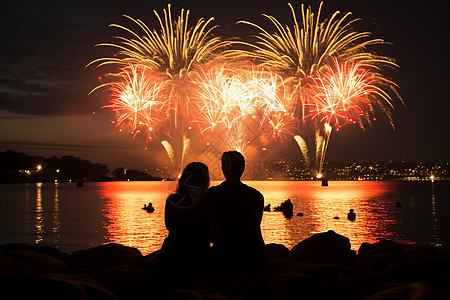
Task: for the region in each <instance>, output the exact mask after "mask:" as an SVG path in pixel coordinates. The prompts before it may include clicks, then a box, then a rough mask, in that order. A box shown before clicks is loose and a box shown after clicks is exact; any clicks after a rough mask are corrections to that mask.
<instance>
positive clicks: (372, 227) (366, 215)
mask: <svg viewBox="0 0 450 300" xmlns="http://www.w3.org/2000/svg"><path fill="white" fill-rule="evenodd" d="M218 183H219V182H212V185H216V184H218ZM245 183H246V184H248V185H250V186H253V187H255V188H256V189H258V190H259V191H261V193H262V194H263V195H264V198H265V204H271V206H272V208H274V207H275V206H277V205H279V204H280V203H281V202H283V201H284V200H286V199H287V198H290V199H291V201H292V202H293V204H294V216H293V217H292V218H289V219H288V218H285V217H284V216H283V214H282V213H281V212H274V211H271V212H264V215H263V220H262V223H261V229H262V234H263V238H264V240H265V242H266V243H280V244H284V245H285V246H287V247H288V248H289V249H291V248H292V247H293V246H295V245H296V244H297V243H299V242H300V241H302V240H304V239H305V238H307V237H309V236H311V235H312V234H314V233H319V232H324V231H327V230H334V231H335V232H337V233H339V234H342V235H344V236H346V237H348V238H349V239H350V242H351V245H352V249H354V250H358V248H359V246H360V245H361V244H362V243H363V242H369V243H373V242H376V241H378V240H379V239H391V240H394V241H397V242H401V243H408V244H416V245H430V246H435V247H437V248H438V249H441V250H442V251H444V252H448V249H449V248H450V182H434V183H431V182H379V181H377V182H371V181H330V182H329V186H328V187H322V186H321V185H320V182H318V181H248V182H245ZM175 187H176V182H170V181H163V182H160V181H158V182H157V181H148V182H147V181H134V182H133V181H123V182H87V183H85V185H84V186H83V187H77V186H76V184H75V183H37V184H36V183H34V184H5V185H0V244H6V243H29V244H38V245H45V246H52V247H56V248H58V249H59V250H61V251H64V252H67V253H71V252H73V251H75V250H80V249H86V248H89V247H93V246H98V245H102V244H106V243H110V242H114V243H120V244H123V245H127V246H131V247H136V248H138V249H139V250H140V251H141V252H142V253H143V254H144V255H145V254H148V253H151V252H153V251H155V250H158V249H159V248H160V247H161V245H162V243H163V241H164V238H165V237H166V236H167V233H168V232H167V230H166V229H165V225H164V204H165V199H166V197H167V195H169V194H170V193H171V192H172V191H174V189H175ZM397 201H399V202H400V203H401V204H402V205H401V207H396V206H395V203H396V202H397ZM149 202H151V203H152V204H153V206H154V207H155V212H153V213H147V212H146V211H145V210H142V207H143V205H144V204H147V203H149ZM351 208H352V209H354V211H355V212H356V220H355V221H353V222H352V221H349V220H348V219H347V213H348V211H349V209H351ZM230 209H236V208H232V207H231V208H230ZM299 212H301V213H303V216H301V217H300V216H296V214H297V213H299ZM335 217H337V218H335Z"/></svg>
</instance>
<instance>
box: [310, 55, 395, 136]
mask: <svg viewBox="0 0 450 300" xmlns="http://www.w3.org/2000/svg"><path fill="white" fill-rule="evenodd" d="M333 61H334V63H333V65H325V68H323V69H322V71H319V72H317V73H316V74H315V75H314V76H310V77H309V78H308V80H307V84H306V87H305V94H306V100H305V106H306V107H307V110H308V112H309V114H308V115H307V116H306V117H305V118H311V119H312V120H314V119H316V118H317V119H318V120H319V121H320V122H321V123H323V122H325V123H326V124H334V125H335V126H336V127H338V128H340V127H341V125H340V122H342V121H344V122H345V123H354V124H356V122H357V121H358V123H359V124H361V126H363V122H362V120H364V119H365V120H367V121H368V122H369V124H370V121H371V119H372V118H373V115H374V111H373V110H374V106H375V105H376V106H378V107H382V108H383V111H384V112H385V113H386V115H387V116H389V120H391V118H390V116H391V114H390V111H389V109H390V108H392V107H393V106H392V104H391V102H390V101H389V96H388V95H387V93H386V92H384V91H383V90H382V89H381V88H380V87H377V86H376V82H375V80H374V79H373V78H371V74H370V71H369V70H368V69H363V68H361V64H360V63H359V62H357V63H354V64H352V63H347V62H344V63H339V62H338V60H337V59H336V58H335V59H334V60H333Z"/></svg>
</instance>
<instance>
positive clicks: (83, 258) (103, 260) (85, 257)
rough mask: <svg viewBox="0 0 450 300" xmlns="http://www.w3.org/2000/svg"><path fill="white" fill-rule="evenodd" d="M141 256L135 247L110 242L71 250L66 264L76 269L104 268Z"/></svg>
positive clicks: (131, 260) (133, 260) (129, 261)
mask: <svg viewBox="0 0 450 300" xmlns="http://www.w3.org/2000/svg"><path fill="white" fill-rule="evenodd" d="M142 257H143V256H142V253H141V252H140V251H139V250H138V249H136V248H132V247H127V246H123V245H119V244H115V243H110V244H107V245H102V246H98V247H93V248H90V249H86V250H78V251H75V252H73V253H72V254H71V255H70V257H69V259H68V265H69V266H70V267H71V268H78V269H92V268H105V267H113V266H119V265H129V264H133V262H135V261H136V260H138V259H140V258H142Z"/></svg>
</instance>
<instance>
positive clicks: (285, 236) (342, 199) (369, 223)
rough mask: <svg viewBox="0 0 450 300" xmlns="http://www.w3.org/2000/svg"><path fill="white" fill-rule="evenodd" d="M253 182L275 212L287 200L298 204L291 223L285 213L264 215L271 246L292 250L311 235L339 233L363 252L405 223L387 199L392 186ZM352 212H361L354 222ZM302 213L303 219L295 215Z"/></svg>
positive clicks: (267, 240) (354, 183)
mask: <svg viewBox="0 0 450 300" xmlns="http://www.w3.org/2000/svg"><path fill="white" fill-rule="evenodd" d="M248 184H249V185H251V186H253V187H255V188H256V189H258V190H260V191H261V192H262V193H263V195H264V197H265V204H266V205H267V204H269V203H270V204H271V207H272V209H273V208H274V207H275V206H277V205H279V204H280V203H281V202H283V201H285V200H286V199H287V198H290V199H291V201H292V202H293V204H294V216H293V217H292V218H290V219H287V218H285V217H284V216H283V214H282V213H280V212H274V211H272V212H264V216H263V220H262V224H261V229H262V232H263V237H264V241H265V242H266V243H281V244H284V245H285V246H287V247H288V248H292V247H293V246H295V245H296V244H297V243H299V242H300V241H302V240H304V239H305V238H307V237H309V236H311V235H312V234H315V233H319V232H325V231H328V230H334V231H335V232H336V233H338V234H341V235H344V236H346V237H348V238H349V239H350V243H351V246H352V249H354V250H358V248H359V246H360V245H361V244H362V243H363V242H369V243H374V242H376V241H378V240H380V239H383V238H384V239H390V238H394V237H393V236H392V235H393V234H392V232H391V231H390V230H389V226H390V225H393V224H395V223H397V222H399V221H401V220H398V219H397V218H396V217H398V216H396V215H393V214H392V205H393V203H390V202H389V199H385V198H384V194H385V192H386V191H387V185H388V184H389V183H380V182H367V181H366V182H363V183H360V182H355V181H351V182H343V181H337V182H330V184H329V186H328V187H322V186H320V182H318V181H311V182H302V184H301V185H297V184H295V183H294V182H288V181H286V182H248ZM350 209H354V211H355V213H356V219H355V221H349V220H348V219H347V213H348V212H349V210H350ZM299 212H301V213H303V216H302V217H300V216H296V215H297V213H299ZM335 217H337V218H336V219H335ZM274 228H275V229H274Z"/></svg>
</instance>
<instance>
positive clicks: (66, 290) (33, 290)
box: [0, 274, 118, 300]
mask: <svg viewBox="0 0 450 300" xmlns="http://www.w3.org/2000/svg"><path fill="white" fill-rule="evenodd" d="M0 288H1V289H2V294H3V295H8V296H9V297H11V299H54V300H59V299H64V300H72V299H73V300H76V299H102V300H116V299H118V298H117V297H116V296H114V295H113V294H112V293H111V292H109V291H108V290H107V289H106V288H105V287H103V286H102V285H101V284H100V283H99V282H98V281H97V280H95V279H94V278H92V277H89V276H86V275H74V274H51V275H45V276H37V277H36V276H35V277H15V276H14V277H13V276H7V277H4V278H2V280H0ZM9 297H8V298H9Z"/></svg>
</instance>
